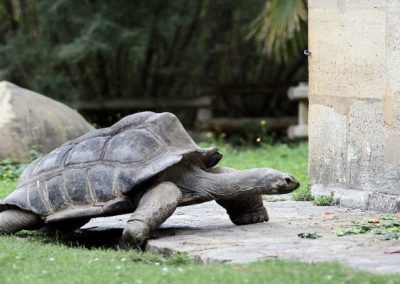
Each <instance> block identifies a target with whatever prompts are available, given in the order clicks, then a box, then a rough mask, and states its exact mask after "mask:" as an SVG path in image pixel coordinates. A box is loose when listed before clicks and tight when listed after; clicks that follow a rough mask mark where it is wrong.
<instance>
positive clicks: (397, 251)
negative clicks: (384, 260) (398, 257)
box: [384, 249, 400, 254]
mask: <svg viewBox="0 0 400 284" xmlns="http://www.w3.org/2000/svg"><path fill="white" fill-rule="evenodd" d="M384 253H385V254H395V253H400V249H395V250H387V251H385V252H384Z"/></svg>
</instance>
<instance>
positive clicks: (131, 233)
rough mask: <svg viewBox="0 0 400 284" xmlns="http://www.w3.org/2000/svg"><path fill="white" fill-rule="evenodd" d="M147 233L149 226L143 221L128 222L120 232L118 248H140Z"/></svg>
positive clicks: (147, 235)
mask: <svg viewBox="0 0 400 284" xmlns="http://www.w3.org/2000/svg"><path fill="white" fill-rule="evenodd" d="M149 233H150V226H149V225H147V224H146V223H144V222H140V221H136V222H135V221H134V222H131V223H128V224H127V226H126V227H125V229H124V231H123V232H122V237H121V242H120V248H122V249H126V250H129V249H138V250H142V248H143V246H144V244H145V241H146V239H147V238H148V237H149Z"/></svg>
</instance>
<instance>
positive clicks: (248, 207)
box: [208, 168, 269, 225]
mask: <svg viewBox="0 0 400 284" xmlns="http://www.w3.org/2000/svg"><path fill="white" fill-rule="evenodd" d="M208 171H209V172H210V173H215V174H219V173H221V174H223V173H229V172H234V171H235V170H234V169H231V168H212V169H209V170H208ZM216 202H217V203H218V204H219V205H221V206H222V207H224V208H225V209H226V211H227V213H228V215H229V218H230V219H231V221H232V223H234V224H235V225H245V224H253V223H261V222H267V221H268V220H269V217H268V212H267V209H266V208H265V206H264V204H263V201H262V197H261V195H249V196H242V197H240V198H237V199H219V200H216Z"/></svg>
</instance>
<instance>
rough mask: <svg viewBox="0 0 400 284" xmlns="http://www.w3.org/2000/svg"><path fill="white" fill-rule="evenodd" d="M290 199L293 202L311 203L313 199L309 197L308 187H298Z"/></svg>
mask: <svg viewBox="0 0 400 284" xmlns="http://www.w3.org/2000/svg"><path fill="white" fill-rule="evenodd" d="M292 198H293V200H295V201H312V200H313V199H314V198H313V197H312V195H311V191H310V188H308V187H300V188H299V189H297V190H295V191H293V193H292Z"/></svg>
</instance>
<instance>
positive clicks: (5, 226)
mask: <svg viewBox="0 0 400 284" xmlns="http://www.w3.org/2000/svg"><path fill="white" fill-rule="evenodd" d="M42 224H43V221H42V219H41V218H40V216H39V215H36V214H34V213H32V212H28V211H25V210H21V209H8V210H6V211H3V212H1V213H0V235H3V234H13V233H16V232H18V231H21V230H34V229H38V228H40V227H41V226H42Z"/></svg>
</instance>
